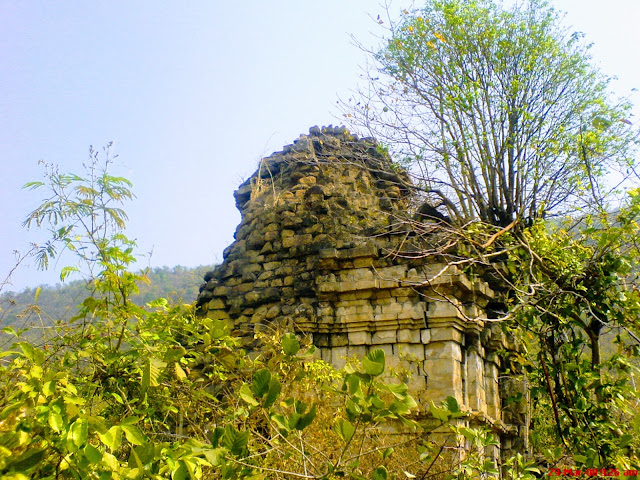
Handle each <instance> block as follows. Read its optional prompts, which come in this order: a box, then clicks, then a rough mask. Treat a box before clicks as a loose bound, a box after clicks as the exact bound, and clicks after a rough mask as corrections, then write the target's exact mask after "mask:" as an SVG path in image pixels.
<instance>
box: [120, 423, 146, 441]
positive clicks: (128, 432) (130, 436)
mask: <svg viewBox="0 0 640 480" xmlns="http://www.w3.org/2000/svg"><path fill="white" fill-rule="evenodd" d="M120 427H121V428H122V431H123V432H124V435H125V437H127V440H128V441H129V443H132V444H133V445H142V444H144V437H143V436H142V432H140V429H139V428H138V427H136V426H135V425H120Z"/></svg>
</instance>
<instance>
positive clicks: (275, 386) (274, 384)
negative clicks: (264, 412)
mask: <svg viewBox="0 0 640 480" xmlns="http://www.w3.org/2000/svg"><path fill="white" fill-rule="evenodd" d="M281 389H282V387H281V386H280V382H279V381H278V379H277V378H276V377H271V381H270V382H269V391H268V392H267V395H266V397H265V398H264V402H262V406H263V407H264V408H269V407H270V406H271V405H273V404H274V403H275V401H276V400H277V399H278V396H279V395H280V390H281Z"/></svg>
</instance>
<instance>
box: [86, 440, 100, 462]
mask: <svg viewBox="0 0 640 480" xmlns="http://www.w3.org/2000/svg"><path fill="white" fill-rule="evenodd" d="M83 451H84V456H85V457H87V459H88V460H89V461H90V462H91V463H98V462H99V461H100V460H102V452H101V451H100V450H98V449H97V448H96V447H94V446H93V445H91V444H90V443H87V444H86V445H85V447H84V450H83Z"/></svg>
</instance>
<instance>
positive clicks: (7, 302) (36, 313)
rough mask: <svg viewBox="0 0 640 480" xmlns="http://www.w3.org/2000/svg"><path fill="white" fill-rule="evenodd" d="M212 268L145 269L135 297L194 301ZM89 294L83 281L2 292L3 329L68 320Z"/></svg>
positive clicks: (0, 321)
mask: <svg viewBox="0 0 640 480" xmlns="http://www.w3.org/2000/svg"><path fill="white" fill-rule="evenodd" d="M212 268H213V267H212V266H207V265H201V266H198V267H195V268H188V267H182V266H180V265H178V266H175V267H166V266H165V267H155V268H151V269H149V270H148V271H146V272H144V273H145V276H146V278H147V279H148V281H145V282H141V283H140V284H139V288H140V292H139V293H138V294H136V295H134V296H133V297H132V300H133V302H134V303H136V304H137V305H141V306H142V305H145V304H147V303H149V302H151V301H153V300H155V299H157V298H161V297H162V298H168V299H170V300H172V301H173V302H180V303H192V302H193V301H194V300H195V299H196V296H197V294H198V287H199V286H200V284H201V283H202V281H203V280H202V277H203V275H204V274H205V272H207V271H209V270H211V269H212ZM90 294H91V292H90V286H89V285H88V284H87V282H85V281H84V280H75V281H71V282H68V283H63V284H60V283H58V284H57V285H55V286H50V285H43V286H40V287H31V288H25V289H24V290H22V291H21V292H11V291H9V292H5V293H2V294H0V309H1V310H0V328H6V327H13V328H15V329H20V328H25V327H27V326H30V325H31V326H32V325H51V324H53V323H54V319H55V320H61V321H67V320H69V319H70V318H72V317H73V316H74V315H75V314H76V310H77V309H76V307H77V306H78V305H79V304H80V303H82V301H83V300H84V299H85V298H86V297H87V296H89V295H90Z"/></svg>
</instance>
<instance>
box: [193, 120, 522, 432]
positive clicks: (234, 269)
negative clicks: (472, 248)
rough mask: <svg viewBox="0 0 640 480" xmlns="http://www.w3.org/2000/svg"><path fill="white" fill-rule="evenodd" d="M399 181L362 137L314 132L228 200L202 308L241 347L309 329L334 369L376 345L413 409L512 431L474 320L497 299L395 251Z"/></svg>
mask: <svg viewBox="0 0 640 480" xmlns="http://www.w3.org/2000/svg"><path fill="white" fill-rule="evenodd" d="M408 186H410V181H409V178H408V176H407V175H406V174H405V173H403V172H402V171H398V170H397V169H396V168H395V167H394V166H393V165H392V163H391V161H390V159H389V157H388V156H387V155H386V153H385V152H384V151H383V149H381V148H380V147H379V146H378V145H377V143H376V142H375V141H374V140H373V139H370V138H365V139H359V138H358V137H356V136H354V135H351V134H350V133H349V132H348V131H346V130H345V129H344V128H332V127H328V128H322V129H320V128H318V127H313V128H312V129H311V130H310V132H309V135H302V136H300V138H298V139H297V140H296V141H295V142H294V143H293V145H288V146H286V147H285V148H284V150H283V151H282V152H276V153H274V154H272V155H271V156H270V157H267V158H265V159H263V160H262V161H261V162H260V165H259V167H258V169H257V171H256V173H254V175H252V176H251V177H250V178H249V179H248V180H247V181H246V182H244V183H243V184H242V185H241V186H240V187H239V189H238V190H237V191H236V192H235V198H236V205H237V207H238V208H239V210H240V212H241V214H242V220H241V223H240V225H238V228H237V230H236V233H235V241H234V243H233V244H232V245H230V246H229V247H228V248H227V249H226V250H225V252H224V261H223V263H222V264H220V265H218V266H217V267H216V269H215V270H214V271H213V272H210V273H208V274H207V275H206V276H205V280H206V284H204V285H203V287H202V289H201V293H200V296H199V297H198V307H199V310H200V313H201V314H202V315H206V316H208V317H210V318H214V319H220V320H224V321H226V322H228V323H229V324H230V325H231V326H232V327H233V329H234V330H235V333H236V334H237V335H240V336H241V337H243V338H244V340H245V343H246V345H247V346H248V347H249V348H259V345H258V344H257V343H256V340H255V333H256V332H257V331H260V330H264V329H269V328H280V329H292V330H294V331H296V332H298V333H301V334H305V335H308V336H310V337H311V338H312V341H313V343H314V344H315V345H316V346H317V347H318V351H319V355H320V356H321V358H322V359H324V360H326V361H327V362H329V363H332V364H333V365H334V366H336V367H338V368H340V367H342V366H344V364H345V362H346V361H347V359H349V358H350V357H354V356H355V357H362V356H363V355H365V354H366V353H367V352H368V351H369V350H370V349H372V348H381V349H382V350H384V351H385V353H386V357H387V364H388V365H390V366H391V367H392V368H395V369H397V370H398V371H399V372H401V373H402V375H403V380H405V381H406V382H407V384H408V385H409V388H410V391H411V393H412V394H413V395H414V397H415V398H416V400H418V403H419V404H420V405H421V407H422V408H423V411H426V410H427V409H428V404H429V401H431V400H433V401H435V402H440V401H442V400H443V399H444V398H445V397H446V396H448V395H451V396H454V397H455V398H456V399H457V400H458V402H459V403H460V404H461V405H462V406H463V407H464V408H467V409H468V410H469V411H470V412H471V416H470V420H468V421H470V422H471V423H472V424H482V425H486V426H489V427H491V428H492V429H494V430H495V431H496V433H498V434H499V435H502V436H504V437H505V438H506V437H507V436H509V435H514V432H515V433H516V434H517V428H518V427H516V426H512V425H507V424H506V423H505V422H504V421H503V420H504V419H505V418H507V419H512V418H515V417H514V416H513V415H505V414H504V412H503V408H502V403H503V402H502V399H501V397H500V395H501V392H503V391H504V390H505V389H504V388H501V384H500V380H499V372H500V371H501V364H500V357H499V355H498V353H497V352H498V351H500V350H503V349H505V348H507V347H508V345H507V344H506V340H505V337H504V335H503V334H502V333H501V332H500V329H499V327H498V326H497V325H494V324H491V322H487V321H486V320H483V319H484V318H486V315H485V312H484V308H485V307H486V305H487V304H488V303H489V302H491V301H492V299H493V297H494V292H493V291H492V290H491V288H489V286H488V285H487V284H485V283H483V282H481V281H478V280H475V281H473V282H472V281H471V280H470V279H469V278H467V276H465V275H464V274H463V273H462V272H461V271H459V270H458V269H457V268H456V267H455V266H452V265H446V264H444V263H442V264H438V263H427V262H425V261H424V260H423V259H421V258H419V257H418V258H407V257H403V256H399V255H397V254H396V253H397V252H398V250H399V245H401V244H405V243H406V242H405V241H406V239H407V238H408V237H409V236H411V235H412V231H411V224H410V222H406V221H402V219H406V218H407V216H408V211H409V209H410V206H411V202H412V196H411V190H410V188H408Z"/></svg>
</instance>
